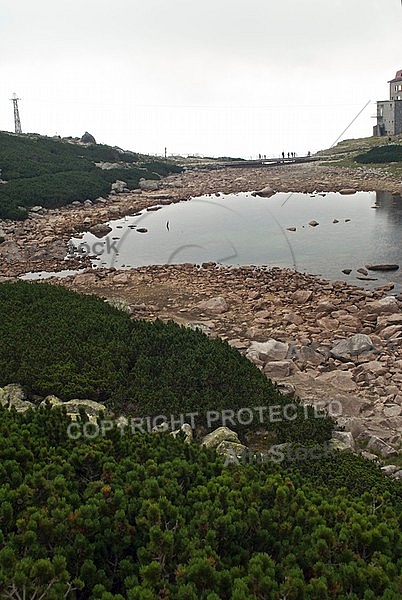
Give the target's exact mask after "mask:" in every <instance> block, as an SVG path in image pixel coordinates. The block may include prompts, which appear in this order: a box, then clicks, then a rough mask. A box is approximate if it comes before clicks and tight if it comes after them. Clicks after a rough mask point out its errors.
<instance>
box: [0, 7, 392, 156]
mask: <svg viewBox="0 0 402 600" xmlns="http://www.w3.org/2000/svg"><path fill="white" fill-rule="evenodd" d="M401 32H402V6H401V0H330V1H328V0H279V1H274V0H231V1H229V0H198V2H196V1H194V0H193V1H191V0H141V1H140V0H114V1H106V0H68V2H63V3H62V2H57V1H55V0H36V1H35V0H0V81H1V85H0V92H1V93H0V130H5V131H13V130H14V122H13V110H12V103H11V102H10V98H11V96H12V94H13V93H14V92H16V93H17V95H18V97H19V98H21V100H20V102H19V108H20V117H21V124H22V130H23V132H37V133H41V134H44V135H56V134H58V135H61V136H69V135H71V136H81V135H82V134H83V133H84V132H85V131H89V132H90V133H92V134H93V135H94V136H95V138H96V140H97V142H99V143H105V144H110V145H112V146H114V145H116V146H120V147H122V148H124V149H130V150H135V151H139V152H144V153H150V154H163V152H164V148H165V147H167V152H168V154H172V153H177V154H193V153H198V154H202V155H208V156H242V157H250V156H256V155H258V154H259V153H261V154H266V155H275V156H276V155H278V154H279V153H280V152H282V151H285V152H288V151H291V152H297V153H298V154H299V155H301V154H305V153H306V152H307V151H308V150H310V151H311V152H315V151H317V150H319V149H321V148H326V147H329V146H330V145H331V144H332V143H333V142H334V141H335V140H336V139H337V138H338V136H339V135H340V134H341V133H342V131H343V130H344V129H345V128H346V127H347V126H348V124H349V123H350V122H351V121H352V120H353V119H354V117H355V116H356V115H357V114H358V113H359V111H360V110H361V109H362V108H363V107H364V106H365V104H366V103H367V102H368V101H369V100H371V101H372V103H371V104H369V105H368V107H367V108H366V109H365V110H364V111H363V112H362V114H361V115H360V116H359V117H358V119H357V120H356V121H355V123H354V124H353V125H352V126H351V127H350V128H349V129H348V131H347V132H346V133H345V134H344V135H343V136H342V138H341V139H345V138H350V137H362V136H369V135H371V133H372V126H373V124H374V122H375V120H374V119H373V118H371V117H372V116H373V115H374V114H375V112H376V109H375V104H374V102H375V100H381V99H387V98H388V97H389V86H388V83H387V81H388V80H390V79H392V78H393V77H394V76H395V73H396V71H397V70H398V69H402V33H401Z"/></svg>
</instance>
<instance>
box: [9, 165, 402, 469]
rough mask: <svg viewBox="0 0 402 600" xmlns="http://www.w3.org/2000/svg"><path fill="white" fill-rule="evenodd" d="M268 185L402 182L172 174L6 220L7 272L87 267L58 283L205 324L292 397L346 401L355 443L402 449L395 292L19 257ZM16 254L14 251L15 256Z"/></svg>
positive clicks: (209, 269)
mask: <svg viewBox="0 0 402 600" xmlns="http://www.w3.org/2000/svg"><path fill="white" fill-rule="evenodd" d="M264 187H270V188H271V189H273V190H275V191H282V192H292V191H301V192H309V193H312V192H315V191H317V192H318V191H340V190H342V189H345V188H347V189H349V190H355V191H360V190H361V191H373V190H380V191H389V192H391V193H393V194H401V192H402V184H401V182H400V181H399V180H397V179H396V178H395V177H392V176H390V175H389V174H388V173H387V171H386V170H384V169H377V168H376V169H372V168H358V169H346V168H341V167H336V166H328V165H325V166H323V165H320V164H317V163H310V164H305V165H287V166H284V167H269V168H258V169H248V168H245V169H242V170H239V169H238V168H236V169H231V168H224V169H217V170H209V171H206V170H188V171H185V172H183V173H182V174H180V175H172V176H169V177H166V178H165V179H163V180H162V181H161V182H160V189H158V190H156V191H152V192H146V191H141V190H134V191H132V192H123V193H115V194H111V195H110V196H109V197H108V198H107V199H98V201H97V202H95V203H88V201H87V202H85V203H84V204H80V205H79V206H78V205H73V206H68V207H63V208H60V209H57V210H51V211H50V210H49V211H38V212H36V213H32V214H31V215H30V217H29V219H27V220H26V221H24V222H2V223H1V224H0V226H1V228H2V229H3V231H4V234H5V236H4V237H5V241H4V242H3V243H2V244H1V245H0V253H1V255H2V258H3V260H2V271H1V276H2V277H3V278H7V279H9V278H10V279H14V278H16V277H18V276H19V275H21V273H25V272H27V271H41V270H46V271H60V270H64V269H78V268H83V267H84V269H85V270H84V272H83V273H79V274H76V275H73V276H71V277H67V278H63V279H60V278H51V279H48V280H47V281H48V282H50V283H55V284H60V285H63V286H65V287H67V288H70V289H74V290H77V291H79V292H83V293H95V294H97V295H100V296H102V297H104V298H105V299H108V300H109V301H115V302H116V301H117V302H120V304H121V305H122V306H125V307H127V310H128V311H129V312H130V314H132V316H133V317H135V318H145V319H151V320H152V319H155V318H161V319H163V320H169V319H173V320H175V321H177V322H179V323H183V324H187V325H189V326H193V327H196V326H198V327H200V328H201V329H202V330H204V331H205V332H206V333H207V334H208V335H211V336H220V337H222V338H224V339H227V340H228V342H229V343H230V344H231V345H232V346H234V347H236V348H237V349H238V350H239V351H240V352H242V353H244V354H245V355H247V356H248V358H249V359H250V360H252V361H253V362H254V363H255V364H256V365H257V366H258V368H260V369H261V370H262V371H263V372H264V373H265V374H266V375H267V376H268V377H270V378H271V379H272V380H274V381H276V382H277V383H278V385H280V386H282V388H281V389H282V390H283V391H284V392H285V393H287V394H289V395H291V396H292V395H295V396H297V397H298V398H299V399H300V400H301V401H302V402H304V403H309V404H314V403H318V402H321V401H322V400H325V401H326V403H327V404H328V403H330V402H332V401H338V402H339V403H340V405H341V407H342V414H341V416H340V417H339V419H338V422H339V423H340V424H341V425H344V427H345V429H346V431H347V432H350V434H351V436H350V437H351V442H350V443H351V446H353V448H351V449H356V448H360V450H362V449H363V451H364V452H366V454H367V456H368V457H371V458H373V459H376V458H377V456H378V455H379V456H382V457H384V458H387V459H388V458H390V457H393V456H396V455H398V453H401V433H402V393H401V392H400V384H401V382H402V352H401V345H400V339H401V337H402V302H401V301H400V300H399V299H397V298H395V297H387V295H386V294H387V291H389V289H390V288H389V287H388V288H387V286H383V287H382V288H380V289H378V290H376V291H367V290H363V289H360V288H357V287H355V286H352V285H348V284H347V283H345V282H343V281H336V282H329V281H327V280H323V279H319V278H318V277H314V276H312V275H308V274H302V273H298V272H295V271H293V270H287V269H278V268H274V269H271V270H268V269H265V268H262V267H255V266H249V267H240V268H232V267H223V266H220V265H216V264H214V263H207V264H204V265H202V266H196V265H190V264H186V265H165V266H151V267H141V268H137V269H130V270H124V271H120V272H116V270H114V269H97V270H92V269H91V268H85V267H88V263H89V259H84V260H82V259H81V260H78V259H76V258H75V259H73V260H69V261H65V260H62V259H60V258H59V259H57V258H52V257H46V260H28V261H26V262H25V260H24V261H21V255H20V256H19V257H17V258H14V259H11V260H5V257H8V258H9V257H10V254H9V249H10V247H11V246H12V245H13V244H14V246H15V247H17V248H19V249H20V250H21V252H22V251H23V249H24V248H26V246H27V245H29V244H33V243H37V244H38V246H39V247H40V248H45V247H46V246H47V245H49V244H51V243H54V242H55V241H60V240H62V241H63V242H65V243H66V244H67V241H68V240H69V239H70V238H71V237H72V236H77V235H78V234H79V232H81V231H84V230H87V229H88V228H89V227H92V226H94V225H98V224H100V223H105V222H107V221H108V220H110V219H118V218H120V217H123V216H125V215H129V214H133V212H139V211H141V210H144V209H145V208H148V207H151V206H154V205H155V204H169V203H171V202H179V201H181V200H188V199H189V198H191V197H194V196H199V195H204V194H218V193H234V192H240V191H251V190H259V189H262V188H264ZM7 253H8V254H7Z"/></svg>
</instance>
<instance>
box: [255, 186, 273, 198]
mask: <svg viewBox="0 0 402 600" xmlns="http://www.w3.org/2000/svg"><path fill="white" fill-rule="evenodd" d="M274 194H275V190H273V189H272V188H271V187H270V186H269V185H267V186H266V187H264V188H262V189H261V190H258V191H256V192H252V194H251V195H252V196H261V197H262V198H270V197H271V196H273V195H274Z"/></svg>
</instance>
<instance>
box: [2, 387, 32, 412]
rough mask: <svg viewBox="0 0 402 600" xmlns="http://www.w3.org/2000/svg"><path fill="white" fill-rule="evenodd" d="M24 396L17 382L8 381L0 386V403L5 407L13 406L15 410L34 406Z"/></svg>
mask: <svg viewBox="0 0 402 600" xmlns="http://www.w3.org/2000/svg"><path fill="white" fill-rule="evenodd" d="M25 398H26V395H25V392H24V390H23V389H22V387H21V385H20V384H19V383H10V384H8V385H5V386H4V387H3V388H0V404H1V405H2V406H4V407H5V408H15V410H16V411H17V412H25V411H27V410H28V409H29V408H35V405H34V404H33V403H32V402H29V401H28V400H25Z"/></svg>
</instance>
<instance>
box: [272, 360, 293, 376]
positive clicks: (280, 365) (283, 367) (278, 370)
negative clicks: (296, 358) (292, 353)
mask: <svg viewBox="0 0 402 600" xmlns="http://www.w3.org/2000/svg"><path fill="white" fill-rule="evenodd" d="M295 368H296V367H295V364H294V363H293V362H292V361H291V360H277V361H275V362H267V363H266V364H265V366H264V373H265V375H266V376H267V377H269V378H270V379H272V378H273V377H274V378H275V379H282V378H283V377H289V376H290V375H292V374H293V373H294V371H295Z"/></svg>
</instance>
